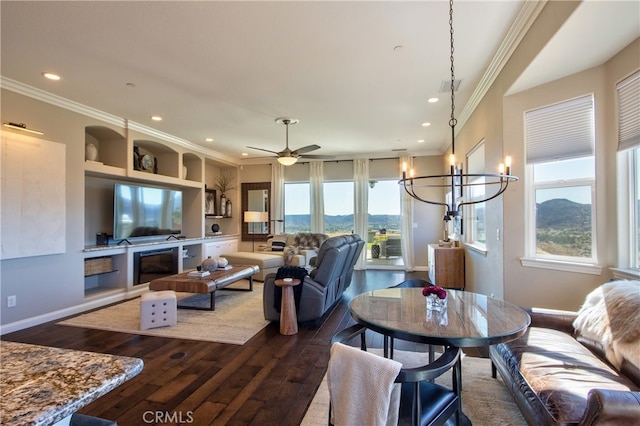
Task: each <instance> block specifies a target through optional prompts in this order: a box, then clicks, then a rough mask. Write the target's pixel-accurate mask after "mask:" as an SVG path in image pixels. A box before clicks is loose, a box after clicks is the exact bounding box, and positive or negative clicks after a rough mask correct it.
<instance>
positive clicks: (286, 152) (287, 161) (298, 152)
mask: <svg viewBox="0 0 640 426" xmlns="http://www.w3.org/2000/svg"><path fill="white" fill-rule="evenodd" d="M298 122H299V120H298V119H297V118H287V117H280V118H276V123H278V124H284V125H285V126H286V128H287V133H286V147H285V149H283V150H282V151H280V152H276V151H271V150H268V149H264V148H256V147H253V146H248V147H247V148H251V149H257V150H259V151H266V152H270V153H272V154H276V156H275V157H276V158H277V159H278V162H279V163H280V164H283V165H285V166H291V165H292V164H295V163H296V161H298V158H315V159H330V158H334V157H332V156H328V155H308V154H306V153H307V152H311V151H315V150H316V149H320V146H319V145H307V146H303V147H302V148H298V149H295V150H291V149H289V126H290V125H293V124H296V123H298Z"/></svg>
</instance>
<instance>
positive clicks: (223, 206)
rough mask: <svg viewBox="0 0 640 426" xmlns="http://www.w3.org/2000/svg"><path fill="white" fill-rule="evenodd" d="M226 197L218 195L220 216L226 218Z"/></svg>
mask: <svg viewBox="0 0 640 426" xmlns="http://www.w3.org/2000/svg"><path fill="white" fill-rule="evenodd" d="M226 208H227V197H225V195H224V194H222V195H220V216H222V217H225V216H226V211H227V210H226Z"/></svg>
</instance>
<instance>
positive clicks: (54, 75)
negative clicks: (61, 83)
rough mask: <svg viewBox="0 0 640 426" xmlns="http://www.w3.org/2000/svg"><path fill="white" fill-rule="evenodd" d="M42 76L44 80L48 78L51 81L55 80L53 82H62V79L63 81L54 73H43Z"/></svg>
mask: <svg viewBox="0 0 640 426" xmlns="http://www.w3.org/2000/svg"><path fill="white" fill-rule="evenodd" d="M42 76H43V77H44V78H48V79H49V80H53V81H58V80H60V79H61V78H60V76H59V75H58V74H54V73H52V72H43V73H42Z"/></svg>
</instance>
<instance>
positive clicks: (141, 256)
mask: <svg viewBox="0 0 640 426" xmlns="http://www.w3.org/2000/svg"><path fill="white" fill-rule="evenodd" d="M177 273H178V247H174V248H171V249H162V250H150V251H140V252H137V253H134V254H133V285H139V284H146V283H148V282H149V281H151V280H155V279H156V278H162V277H166V276H168V275H174V274H177Z"/></svg>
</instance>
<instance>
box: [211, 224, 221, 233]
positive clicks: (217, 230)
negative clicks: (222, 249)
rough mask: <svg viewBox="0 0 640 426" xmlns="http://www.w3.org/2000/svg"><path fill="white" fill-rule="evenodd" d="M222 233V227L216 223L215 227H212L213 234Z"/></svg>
mask: <svg viewBox="0 0 640 426" xmlns="http://www.w3.org/2000/svg"><path fill="white" fill-rule="evenodd" d="M219 231H220V225H218V224H217V223H214V224H213V225H211V232H214V233H215V232H219Z"/></svg>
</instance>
